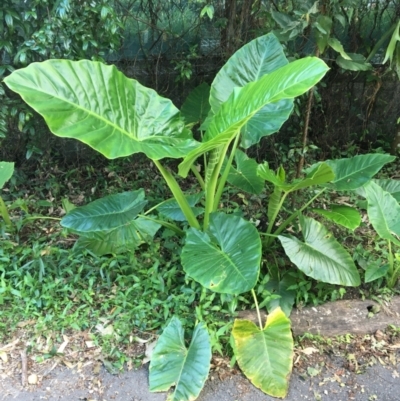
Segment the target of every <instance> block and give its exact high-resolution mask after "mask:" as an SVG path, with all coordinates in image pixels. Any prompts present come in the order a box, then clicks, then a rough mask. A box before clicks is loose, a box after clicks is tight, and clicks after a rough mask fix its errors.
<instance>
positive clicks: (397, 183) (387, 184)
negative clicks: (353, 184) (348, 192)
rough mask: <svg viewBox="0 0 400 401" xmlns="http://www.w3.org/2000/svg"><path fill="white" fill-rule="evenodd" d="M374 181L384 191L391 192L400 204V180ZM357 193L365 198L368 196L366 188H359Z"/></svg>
mask: <svg viewBox="0 0 400 401" xmlns="http://www.w3.org/2000/svg"><path fill="white" fill-rule="evenodd" d="M372 181H373V182H374V183H375V184H378V185H379V186H380V187H381V188H382V189H383V190H384V191H386V192H389V193H390V195H392V196H393V198H395V199H396V200H397V202H400V180H392V179H379V180H372ZM356 193H357V194H358V195H360V196H362V197H364V198H365V196H366V195H365V189H364V187H360V188H357V190H356Z"/></svg>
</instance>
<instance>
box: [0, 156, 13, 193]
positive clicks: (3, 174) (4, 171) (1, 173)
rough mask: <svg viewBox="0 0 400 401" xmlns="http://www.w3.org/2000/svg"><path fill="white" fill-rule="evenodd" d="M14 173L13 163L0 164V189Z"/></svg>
mask: <svg viewBox="0 0 400 401" xmlns="http://www.w3.org/2000/svg"><path fill="white" fill-rule="evenodd" d="M13 172H14V163H9V162H0V189H1V188H3V186H4V184H5V183H6V182H7V181H8V180H9V179H10V178H11V176H12V175H13Z"/></svg>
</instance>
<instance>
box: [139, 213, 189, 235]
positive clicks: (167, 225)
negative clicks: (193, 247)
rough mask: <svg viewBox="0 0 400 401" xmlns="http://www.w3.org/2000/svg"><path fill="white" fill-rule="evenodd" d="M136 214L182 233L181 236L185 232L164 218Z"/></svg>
mask: <svg viewBox="0 0 400 401" xmlns="http://www.w3.org/2000/svg"><path fill="white" fill-rule="evenodd" d="M138 216H139V217H142V218H143V219H147V220H150V221H154V223H158V224H161V225H162V226H164V227H166V228H169V229H170V230H172V231H174V232H176V233H177V234H179V235H182V236H183V235H185V232H184V231H183V230H181V229H180V228H179V227H178V226H177V225H175V224H173V223H169V222H168V221H164V220H159V219H153V218H152V217H149V216H146V215H145V214H139V215H138Z"/></svg>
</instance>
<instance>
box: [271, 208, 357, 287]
mask: <svg viewBox="0 0 400 401" xmlns="http://www.w3.org/2000/svg"><path fill="white" fill-rule="evenodd" d="M300 225H301V230H302V233H303V237H304V242H302V241H300V240H298V239H297V238H295V237H293V236H291V235H290V236H282V235H280V236H279V237H278V238H279V240H280V241H281V244H282V246H283V248H284V249H285V252H286V255H287V256H288V257H289V259H290V260H291V262H292V263H294V264H295V265H296V266H297V267H298V268H299V269H300V270H301V271H302V272H303V273H304V274H306V275H307V276H310V277H312V278H314V279H316V280H320V281H322V282H324V283H331V284H340V285H346V286H358V285H360V275H359V273H358V271H357V268H356V266H355V264H354V262H353V259H352V258H351V256H350V255H349V253H348V252H347V251H346V250H345V249H344V248H343V247H342V246H341V245H340V243H339V242H337V241H336V239H335V238H334V237H333V235H332V234H331V233H330V232H328V230H327V229H326V228H325V227H324V226H323V225H322V224H321V223H318V221H316V220H314V219H311V218H308V217H304V216H300Z"/></svg>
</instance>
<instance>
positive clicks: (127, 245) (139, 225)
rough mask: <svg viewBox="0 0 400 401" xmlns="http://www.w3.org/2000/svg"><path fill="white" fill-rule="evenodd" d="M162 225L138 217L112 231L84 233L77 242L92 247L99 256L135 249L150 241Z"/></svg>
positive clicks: (84, 247) (83, 247) (76, 245)
mask: <svg viewBox="0 0 400 401" xmlns="http://www.w3.org/2000/svg"><path fill="white" fill-rule="evenodd" d="M160 227H161V225H160V224H158V223H157V222H154V221H152V220H149V219H147V218H144V217H137V218H136V219H135V220H132V221H130V222H128V223H126V224H124V225H122V226H120V227H117V228H114V229H113V230H111V231H100V232H90V233H85V234H84V235H82V236H81V237H80V238H79V239H78V241H77V242H76V244H75V247H77V248H81V249H90V250H91V251H92V252H93V253H95V254H96V255H98V256H101V255H108V254H118V253H121V252H126V251H127V250H131V251H133V250H134V249H136V248H137V247H138V246H139V245H141V244H143V243H149V242H150V241H151V240H152V239H153V237H154V235H155V234H156V233H157V231H158V230H159V229H160Z"/></svg>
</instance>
